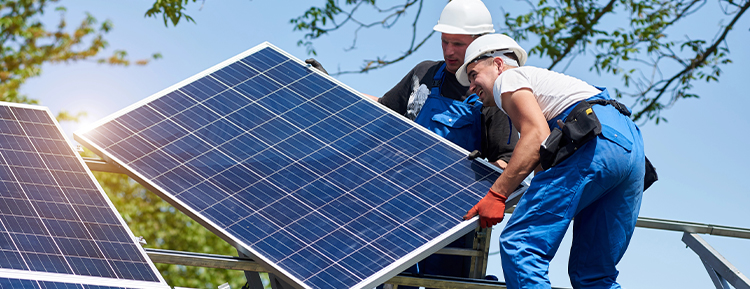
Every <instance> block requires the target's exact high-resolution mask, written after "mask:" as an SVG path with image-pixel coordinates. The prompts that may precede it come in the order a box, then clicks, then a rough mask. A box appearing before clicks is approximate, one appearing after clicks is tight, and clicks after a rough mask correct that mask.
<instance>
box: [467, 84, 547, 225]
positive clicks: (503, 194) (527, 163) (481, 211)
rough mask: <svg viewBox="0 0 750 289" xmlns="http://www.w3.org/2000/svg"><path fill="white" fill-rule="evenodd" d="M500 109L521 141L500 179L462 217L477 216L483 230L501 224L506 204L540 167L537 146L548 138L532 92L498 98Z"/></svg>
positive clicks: (524, 90)
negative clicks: (514, 128) (506, 114)
mask: <svg viewBox="0 0 750 289" xmlns="http://www.w3.org/2000/svg"><path fill="white" fill-rule="evenodd" d="M501 97H502V104H503V109H504V110H505V111H506V112H507V113H508V116H510V118H511V120H512V121H513V125H515V126H516V128H517V129H518V131H519V133H520V134H521V137H520V138H519V140H518V144H517V145H516V149H515V150H514V151H513V156H512V157H511V158H510V161H509V162H508V166H507V167H506V168H505V170H504V171H503V173H502V174H501V175H500V177H498V178H497V180H495V183H494V184H493V185H492V187H491V188H490V191H489V192H487V195H486V196H485V197H484V198H482V199H481V200H480V201H479V202H478V203H477V204H476V205H475V206H474V207H473V208H472V209H471V210H469V212H468V213H467V214H466V216H464V219H465V220H468V219H470V218H472V217H474V216H476V215H479V224H480V226H481V227H482V228H486V227H491V226H493V225H495V224H497V223H500V222H501V221H502V220H503V217H504V216H505V201H506V200H507V199H508V197H509V196H510V194H511V193H513V191H514V190H515V188H516V187H518V185H519V184H521V182H522V181H523V180H524V179H525V178H526V177H527V176H528V175H529V174H530V173H531V171H532V170H534V168H536V167H537V166H538V164H539V146H540V145H541V144H542V141H544V138H546V137H547V136H548V135H549V127H548V126H547V121H546V120H545V118H544V114H542V110H541V108H539V104H538V103H537V101H536V98H535V97H534V94H533V93H532V92H531V90H529V89H527V88H522V89H519V90H517V91H514V92H506V93H503V94H502V95H501Z"/></svg>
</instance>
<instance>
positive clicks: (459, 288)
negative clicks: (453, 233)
mask: <svg viewBox="0 0 750 289" xmlns="http://www.w3.org/2000/svg"><path fill="white" fill-rule="evenodd" d="M144 250H146V254H148V257H149V258H151V261H152V262H154V263H162V264H175V265H184V266H197V267H208V268H220V269H231V270H243V271H253V272H266V270H265V268H264V267H263V266H261V265H260V264H258V263H255V262H254V261H253V260H252V259H247V258H240V257H235V256H225V255H214V254H202V253H193V252H181V251H170V250H160V249H149V248H144ZM386 283H388V284H394V285H404V286H415V287H427V288H445V289H475V288H476V289H504V288H506V287H505V283H504V282H498V281H490V280H482V279H472V278H456V277H442V276H431V275H424V276H420V277H417V276H409V275H398V276H396V277H393V278H391V279H390V280H388V281H387V282H386ZM553 289H563V288H560V287H553Z"/></svg>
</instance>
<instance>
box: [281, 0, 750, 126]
mask: <svg viewBox="0 0 750 289" xmlns="http://www.w3.org/2000/svg"><path fill="white" fill-rule="evenodd" d="M323 2H324V3H325V5H323V6H313V7H311V8H310V9H308V10H307V11H306V12H305V13H304V14H303V15H301V16H298V17H295V18H292V19H291V20H290V21H291V23H292V24H293V29H294V30H297V31H301V32H303V33H304V35H303V36H302V39H301V40H300V42H299V45H304V46H306V47H307V50H308V52H309V53H310V54H313V55H314V54H315V52H316V51H315V49H314V46H313V44H314V41H315V40H316V39H318V38H319V37H321V36H323V35H327V34H330V33H332V32H334V31H336V30H339V29H341V28H342V27H344V26H345V25H353V26H354V27H356V31H359V30H360V29H363V28H371V27H374V26H380V27H382V28H384V29H388V28H390V27H392V26H393V25H394V24H395V22H396V21H398V20H399V19H402V18H406V19H410V21H412V26H413V27H415V28H416V25H417V23H418V21H419V16H420V13H421V11H422V8H423V3H422V2H423V1H422V0H405V1H404V4H401V5H397V6H394V7H391V8H389V9H381V8H379V7H378V6H377V5H378V3H381V2H383V1H377V2H376V1H375V0H363V1H356V0H347V1H344V2H341V1H335V0H326V1H323ZM522 3H527V4H528V10H527V11H526V12H524V13H520V14H511V13H507V12H506V13H503V16H504V18H505V21H504V25H503V26H498V27H496V29H497V30H498V31H499V32H502V33H506V34H509V35H510V36H512V37H514V38H516V39H518V40H529V41H533V43H534V44H533V46H531V47H530V48H529V53H530V55H537V57H541V58H544V59H547V60H549V62H550V63H551V64H550V65H549V66H548V68H549V69H556V70H560V69H561V66H562V64H565V63H566V62H567V64H566V65H569V64H570V63H571V62H572V61H573V60H574V59H576V57H577V56H581V55H585V54H589V55H593V56H594V57H593V63H589V64H588V65H589V67H590V68H591V70H593V71H596V72H597V73H599V74H610V75H615V76H617V77H619V78H620V79H621V80H622V83H621V84H620V85H613V86H615V87H618V88H616V89H615V90H614V92H615V96H616V97H618V98H621V99H625V100H624V101H625V102H626V103H628V104H629V105H631V107H632V108H634V113H633V118H634V119H635V120H640V121H642V122H646V121H654V122H656V123H657V124H658V123H659V122H661V121H665V120H666V119H665V118H664V117H662V116H661V112H662V111H663V110H664V109H666V108H669V107H672V106H673V105H674V104H675V103H676V102H677V101H678V100H680V99H684V98H698V97H699V95H697V94H695V93H693V92H692V91H691V89H692V88H693V86H694V84H695V82H696V81H706V82H716V81H718V80H719V77H720V76H721V68H722V66H723V65H726V64H729V63H731V59H730V58H729V47H728V45H727V43H726V41H725V40H726V37H727V35H728V34H729V33H730V32H731V31H732V30H733V28H734V25H735V24H736V23H737V21H738V20H739V19H740V18H741V17H742V16H744V14H745V12H746V11H747V9H748V7H750V1H748V0H715V1H711V2H709V1H708V0H638V1H636V0H536V1H532V0H523V2H522ZM707 3H715V4H718V5H719V6H721V7H722V10H723V13H724V16H725V17H723V18H722V19H718V24H719V28H718V30H717V32H716V34H715V35H716V36H715V37H714V38H712V39H702V38H692V37H691V36H683V35H675V33H677V31H678V30H679V29H680V28H679V24H680V23H684V22H686V21H706V19H705V18H703V16H702V15H699V14H700V13H699V12H700V11H702V10H701V9H705V8H704V7H705V5H706V4H707ZM430 4H431V5H441V6H442V5H444V4H445V2H442V1H441V2H438V3H434V2H432V3H430ZM485 4H486V5H487V6H488V7H493V5H496V4H497V1H490V0H486V1H485ZM363 5H369V6H372V7H374V8H375V10H376V11H378V13H381V14H382V18H380V19H382V20H380V21H375V22H370V23H366V22H362V21H358V20H357V19H358V17H359V16H362V15H361V13H358V12H359V10H361V7H362V6H363ZM501 5H502V4H501ZM491 10H492V8H491ZM493 12H494V11H493ZM407 14H408V16H407ZM495 15H497V13H495ZM496 18H497V17H496ZM496 25H497V23H496ZM392 33H402V32H401V31H393V32H392ZM411 33H412V41H411V43H409V44H408V46H407V48H406V49H405V50H404V52H403V53H402V55H400V56H398V57H395V58H392V59H384V58H381V57H377V58H376V59H374V60H364V64H363V65H362V66H361V67H360V69H358V70H354V71H341V72H338V73H337V74H344V73H364V72H367V71H370V70H372V69H378V68H382V67H384V66H387V65H389V64H391V63H394V62H398V61H401V60H403V59H405V58H406V57H408V56H409V55H411V54H412V53H414V51H416V50H417V49H419V48H420V47H421V45H422V44H423V43H424V42H425V41H426V40H427V39H429V38H430V37H431V36H432V35H433V34H434V33H433V32H430V33H426V35H422V36H418V35H417V33H416V29H414V30H412V31H411ZM683 37H684V38H683ZM356 38H357V35H356V34H355V36H354V43H353V44H352V46H354V45H356ZM416 39H421V40H420V41H418V42H416V43H417V44H416V45H415V40H416ZM527 47H528V46H527ZM589 59H590V58H589ZM562 69H564V67H563V68H562Z"/></svg>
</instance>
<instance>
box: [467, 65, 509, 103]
mask: <svg viewBox="0 0 750 289" xmlns="http://www.w3.org/2000/svg"><path fill="white" fill-rule="evenodd" d="M495 59H498V58H488V59H483V60H480V61H477V62H474V63H471V64H469V65H468V66H466V75H467V76H468V77H469V83H471V84H470V85H469V90H471V92H473V93H476V94H477V96H479V100H481V101H482V104H483V105H484V106H497V104H496V103H495V97H494V96H493V95H492V94H493V91H492V89H493V88H494V86H495V80H496V79H497V76H498V75H500V69H499V66H498V63H497V62H498V61H499V59H498V60H495ZM500 63H502V62H500Z"/></svg>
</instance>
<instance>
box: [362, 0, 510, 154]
mask: <svg viewBox="0 0 750 289" xmlns="http://www.w3.org/2000/svg"><path fill="white" fill-rule="evenodd" d="M433 29H434V30H435V31H437V32H440V33H441V36H440V41H441V43H442V50H443V59H444V60H443V61H423V62H421V63H419V64H417V66H415V67H414V68H413V69H412V70H411V71H409V73H407V74H406V76H404V78H403V79H401V81H400V82H399V83H398V84H396V86H394V87H393V88H391V89H390V90H389V91H388V92H387V93H386V94H385V95H383V97H381V98H374V99H376V100H377V101H378V102H379V103H381V104H383V105H385V106H386V107H388V108H390V109H392V110H393V111H395V112H397V113H399V114H401V115H404V116H406V117H407V118H409V119H411V120H414V121H415V122H417V123H418V124H419V125H421V126H423V127H426V128H427V129H429V130H431V131H433V132H435V133H437V134H438V135H440V136H442V137H445V138H446V139H448V140H449V141H451V142H453V143H455V144H457V145H459V146H461V147H463V148H464V149H466V150H468V151H469V152H471V151H474V150H480V151H481V152H482V156H483V157H485V158H487V160H488V161H489V162H491V163H493V164H495V165H496V166H498V167H500V168H505V166H506V164H507V161H508V160H510V156H511V154H512V153H513V147H514V146H515V144H516V142H517V141H518V132H517V131H516V130H514V129H513V128H512V127H511V125H510V124H509V119H508V117H507V116H506V115H505V114H504V113H503V112H502V111H500V110H498V109H497V108H484V107H483V106H482V104H481V103H480V102H479V101H478V98H477V97H476V95H473V94H472V93H470V92H469V88H468V86H465V85H461V84H460V83H458V81H457V80H456V75H455V73H456V70H457V69H458V68H459V67H460V66H461V65H462V64H463V61H464V53H465V52H466V47H468V45H469V44H470V43H471V42H472V41H473V40H474V39H475V38H477V37H479V36H480V35H483V34H488V33H492V32H495V29H494V26H493V24H492V16H491V15H490V11H489V10H487V7H485V6H484V3H482V1H480V0H453V1H450V2H449V3H448V4H447V5H446V6H445V8H444V9H443V12H442V13H441V14H440V19H439V20H438V23H437V25H435V27H434V28H433ZM482 124H484V125H482Z"/></svg>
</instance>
